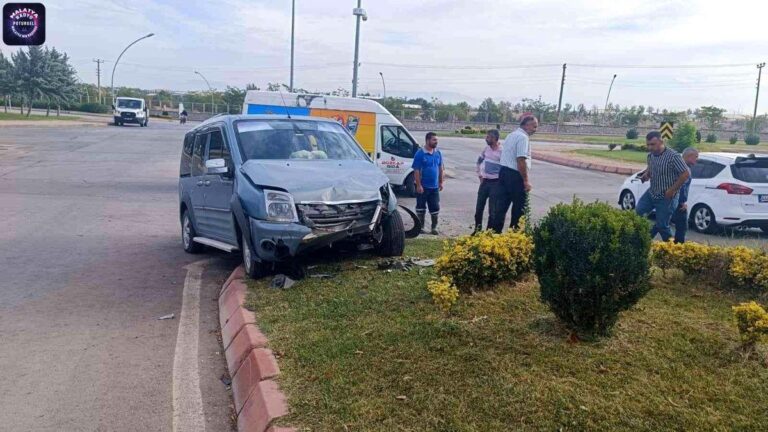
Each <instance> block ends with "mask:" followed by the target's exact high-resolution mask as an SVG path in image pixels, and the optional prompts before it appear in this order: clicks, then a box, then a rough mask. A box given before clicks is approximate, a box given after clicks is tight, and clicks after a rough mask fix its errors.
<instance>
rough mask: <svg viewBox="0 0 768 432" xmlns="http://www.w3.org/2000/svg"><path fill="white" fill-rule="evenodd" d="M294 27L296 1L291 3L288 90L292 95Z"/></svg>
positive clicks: (293, 0)
mask: <svg viewBox="0 0 768 432" xmlns="http://www.w3.org/2000/svg"><path fill="white" fill-rule="evenodd" d="M295 27H296V0H292V1H291V81H290V85H289V87H288V90H289V91H290V92H291V93H293V40H294V36H293V35H294V29H295Z"/></svg>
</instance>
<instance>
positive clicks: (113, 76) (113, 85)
mask: <svg viewBox="0 0 768 432" xmlns="http://www.w3.org/2000/svg"><path fill="white" fill-rule="evenodd" d="M154 35H155V34H154V33H150V34H148V35H146V36H142V37H140V38H138V39H136V40H135V41H133V42H131V43H130V44H128V46H127V47H125V49H124V50H123V52H121V53H120V55H119V56H117V60H115V64H114V66H112V82H111V83H110V87H111V88H112V90H111V91H112V100H113V101H114V100H115V97H116V95H115V69H117V64H118V63H119V62H120V58H121V57H122V56H123V54H125V52H126V51H128V48H130V47H132V46H133V44H135V43H136V42H138V41H140V40H142V39H146V38H151V37H152V36H154Z"/></svg>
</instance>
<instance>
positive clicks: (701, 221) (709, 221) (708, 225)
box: [688, 204, 720, 234]
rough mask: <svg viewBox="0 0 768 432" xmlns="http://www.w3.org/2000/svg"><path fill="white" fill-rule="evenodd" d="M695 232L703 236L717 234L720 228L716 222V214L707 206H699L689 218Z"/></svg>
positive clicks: (694, 208)
mask: <svg viewBox="0 0 768 432" xmlns="http://www.w3.org/2000/svg"><path fill="white" fill-rule="evenodd" d="M688 218H689V222H690V226H691V228H693V230H694V231H696V232H700V233H703V234H715V233H716V232H717V231H718V229H719V228H720V227H719V226H718V225H717V222H716V220H715V212H713V211H712V209H711V208H710V207H709V206H708V205H706V204H697V205H696V206H694V207H693V210H691V215H690V216H689V217H688Z"/></svg>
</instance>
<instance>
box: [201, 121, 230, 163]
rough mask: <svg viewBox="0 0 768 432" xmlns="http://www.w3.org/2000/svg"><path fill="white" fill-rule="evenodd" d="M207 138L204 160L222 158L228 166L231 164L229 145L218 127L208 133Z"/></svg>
mask: <svg viewBox="0 0 768 432" xmlns="http://www.w3.org/2000/svg"><path fill="white" fill-rule="evenodd" d="M209 136H210V138H209V139H208V152H207V156H206V158H205V160H209V159H224V160H225V161H226V162H227V165H228V166H231V162H232V156H231V153H230V151H229V146H228V145H227V142H226V141H225V140H224V134H222V133H221V130H220V129H214V130H212V131H211V132H210V134H209Z"/></svg>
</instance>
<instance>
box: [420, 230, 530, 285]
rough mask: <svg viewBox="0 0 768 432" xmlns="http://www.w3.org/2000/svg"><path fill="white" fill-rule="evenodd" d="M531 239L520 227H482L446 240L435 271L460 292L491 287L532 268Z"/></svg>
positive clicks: (511, 279)
mask: <svg viewBox="0 0 768 432" xmlns="http://www.w3.org/2000/svg"><path fill="white" fill-rule="evenodd" d="M532 252H533V242H532V241H531V237H530V236H528V235H526V234H525V233H523V232H520V231H512V230H510V231H507V232H506V233H504V234H495V233H493V232H492V231H482V232H480V233H477V234H475V235H467V236H462V237H459V238H458V239H456V241H455V242H446V243H445V247H444V248H443V253H442V255H440V257H438V258H437V260H436V262H435V271H436V272H437V274H438V275H439V276H441V277H443V276H444V277H447V278H449V279H450V281H451V282H452V283H454V284H455V285H456V287H458V289H459V290H461V291H463V292H470V291H474V290H476V289H484V288H485V289H488V288H492V287H493V286H494V285H496V284H498V283H499V282H508V281H513V280H515V279H517V278H519V277H520V276H522V275H524V274H526V273H528V272H529V271H530V270H531V258H532Z"/></svg>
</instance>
